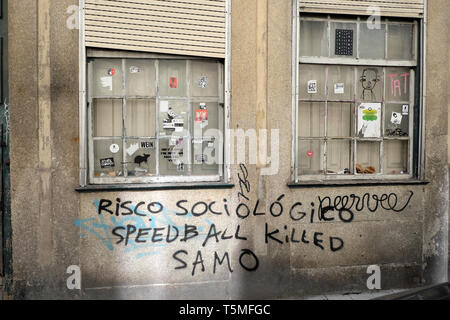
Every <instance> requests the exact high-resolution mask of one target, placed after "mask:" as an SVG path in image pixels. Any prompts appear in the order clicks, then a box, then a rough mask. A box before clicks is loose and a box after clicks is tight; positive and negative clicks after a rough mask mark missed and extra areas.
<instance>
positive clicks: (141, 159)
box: [134, 153, 150, 167]
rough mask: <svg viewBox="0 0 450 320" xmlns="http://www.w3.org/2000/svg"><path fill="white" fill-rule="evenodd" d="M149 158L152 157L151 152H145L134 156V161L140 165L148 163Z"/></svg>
mask: <svg viewBox="0 0 450 320" xmlns="http://www.w3.org/2000/svg"><path fill="white" fill-rule="evenodd" d="M148 158H150V154H148V153H144V154H143V155H141V156H136V157H135V158H134V163H136V164H137V165H139V167H140V166H141V164H142V163H144V162H145V163H148Z"/></svg>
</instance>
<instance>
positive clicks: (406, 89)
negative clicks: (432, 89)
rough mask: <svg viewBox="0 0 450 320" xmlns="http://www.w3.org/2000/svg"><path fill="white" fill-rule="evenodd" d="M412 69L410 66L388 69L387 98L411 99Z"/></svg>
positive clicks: (392, 99) (395, 99)
mask: <svg viewBox="0 0 450 320" xmlns="http://www.w3.org/2000/svg"><path fill="white" fill-rule="evenodd" d="M410 81H411V71H410V69H408V68H387V69H386V81H385V83H386V100H387V101H405V102H408V101H409V100H410Z"/></svg>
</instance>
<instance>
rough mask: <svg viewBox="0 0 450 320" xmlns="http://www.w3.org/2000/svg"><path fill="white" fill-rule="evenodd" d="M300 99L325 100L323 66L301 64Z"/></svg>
mask: <svg viewBox="0 0 450 320" xmlns="http://www.w3.org/2000/svg"><path fill="white" fill-rule="evenodd" d="M299 73H300V83H299V90H300V99H311V100H325V97H326V95H325V91H326V84H325V66H320V65H307V64H301V65H300V67H299Z"/></svg>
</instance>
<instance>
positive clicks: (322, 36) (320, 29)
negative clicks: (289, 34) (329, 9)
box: [300, 20, 328, 57]
mask: <svg viewBox="0 0 450 320" xmlns="http://www.w3.org/2000/svg"><path fill="white" fill-rule="evenodd" d="M327 32H328V22H326V21H307V20H301V21H300V56H316V57H328V36H327Z"/></svg>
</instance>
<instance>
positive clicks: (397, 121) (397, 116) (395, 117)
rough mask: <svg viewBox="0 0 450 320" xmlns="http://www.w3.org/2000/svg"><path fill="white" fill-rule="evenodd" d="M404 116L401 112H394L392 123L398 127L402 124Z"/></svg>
mask: <svg viewBox="0 0 450 320" xmlns="http://www.w3.org/2000/svg"><path fill="white" fill-rule="evenodd" d="M402 119H403V116H402V114H401V113H399V112H392V117H391V122H392V123H393V124H396V125H400V124H402Z"/></svg>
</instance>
